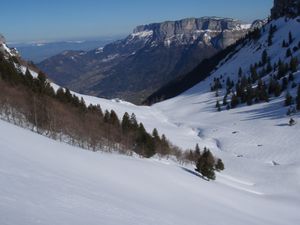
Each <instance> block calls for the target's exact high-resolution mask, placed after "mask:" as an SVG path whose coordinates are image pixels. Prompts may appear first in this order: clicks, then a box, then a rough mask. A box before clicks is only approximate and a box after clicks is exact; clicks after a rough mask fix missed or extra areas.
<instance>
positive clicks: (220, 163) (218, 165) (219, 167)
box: [216, 159, 225, 171]
mask: <svg viewBox="0 0 300 225" xmlns="http://www.w3.org/2000/svg"><path fill="white" fill-rule="evenodd" d="M224 169H225V167H224V163H223V161H222V160H221V159H218V160H217V163H216V170H217V171H221V170H224Z"/></svg>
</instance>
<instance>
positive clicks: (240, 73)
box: [238, 67, 243, 78]
mask: <svg viewBox="0 0 300 225" xmlns="http://www.w3.org/2000/svg"><path fill="white" fill-rule="evenodd" d="M238 75H239V77H240V78H241V77H242V76H243V70H242V68H241V67H240V68H239V72H238Z"/></svg>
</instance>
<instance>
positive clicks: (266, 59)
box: [261, 49, 268, 65]
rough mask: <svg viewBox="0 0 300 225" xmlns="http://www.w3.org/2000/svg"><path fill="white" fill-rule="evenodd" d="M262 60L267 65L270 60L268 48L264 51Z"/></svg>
mask: <svg viewBox="0 0 300 225" xmlns="http://www.w3.org/2000/svg"><path fill="white" fill-rule="evenodd" d="M261 62H262V64H263V65H266V64H267V62H268V52H267V50H266V49H265V50H264V51H263V53H262V56H261Z"/></svg>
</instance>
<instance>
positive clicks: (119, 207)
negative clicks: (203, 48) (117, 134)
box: [0, 19, 300, 225]
mask: <svg viewBox="0 0 300 225" xmlns="http://www.w3.org/2000/svg"><path fill="white" fill-rule="evenodd" d="M274 24H276V25H277V28H278V31H277V32H276V33H275V35H274V39H273V45H272V46H270V47H269V46H267V43H266V40H267V37H268V27H266V32H265V33H264V34H263V36H262V38H261V39H260V40H259V41H258V42H256V43H254V42H253V43H250V44H248V45H247V46H245V47H244V48H242V49H241V50H240V51H239V52H238V53H236V54H235V55H234V56H233V57H232V58H230V59H229V60H228V61H227V62H225V61H224V64H223V65H220V66H219V68H218V69H216V71H215V72H214V73H213V74H212V75H211V76H210V77H209V78H208V79H206V80H205V81H203V82H201V83H200V84H198V85H196V86H195V87H194V88H192V89H190V90H188V91H187V92H185V93H183V94H182V95H180V96H178V97H176V98H173V99H170V100H168V101H165V102H162V103H159V104H156V105H154V106H152V107H146V106H143V107H139V106H135V105H133V104H130V103H127V102H124V101H120V100H105V99H100V98H95V97H90V96H83V95H79V94H78V96H79V97H81V96H82V97H83V98H84V99H85V101H86V103H87V104H90V103H92V104H100V105H101V107H102V109H113V110H115V111H116V112H117V113H118V115H119V116H122V115H123V113H124V112H126V111H127V112H129V113H132V112H134V113H135V114H136V115H137V119H138V120H139V121H141V122H143V123H144V125H145V127H146V129H147V130H148V131H152V129H153V128H154V127H156V128H158V130H159V132H161V133H165V134H166V136H167V137H168V138H169V139H170V140H171V141H172V142H173V143H174V144H176V145H178V146H180V147H183V148H188V147H190V148H193V147H194V146H195V144H196V143H199V145H200V146H201V147H204V146H207V147H209V148H210V149H211V150H212V151H213V153H214V154H215V155H216V156H217V157H220V158H222V159H223V161H224V163H225V167H226V169H225V171H224V172H223V173H222V174H217V180H216V181H215V182H206V181H204V180H202V179H199V177H197V176H195V175H194V174H192V173H191V172H192V170H193V168H191V167H188V169H190V171H188V170H184V169H182V168H180V167H179V166H178V165H176V164H175V163H172V162H169V161H157V160H155V159H150V160H145V159H143V160H142V159H136V158H128V157H124V156H117V155H107V154H97V153H92V152H87V151H82V150H80V149H76V148H73V147H70V146H67V145H64V144H61V143H57V142H54V141H51V140H49V139H46V138H44V137H42V136H38V135H36V134H33V133H30V132H29V131H26V130H22V129H20V128H16V127H14V126H11V125H9V124H7V123H4V122H1V121H0V134H1V135H0V154H1V155H0V198H1V201H0V224H133V225H134V224H172V225H173V224H208V225H209V224H212V225H215V224H221V223H222V224H230V225H237V224H243V225H247V224H249V225H250V224H251V225H253V224H255V225H256V224H263V225H265V224H272V225H273V224H278V225H282V224H287V225H294V224H297V223H298V222H299V221H300V215H299V210H300V194H299V190H300V181H299V177H300V151H299V146H300V132H299V130H300V122H299V121H300V116H299V113H298V114H296V115H294V116H293V117H294V118H295V120H296V121H298V123H297V124H296V125H295V126H292V127H290V126H288V120H289V117H287V116H286V111H287V108H285V107H283V101H284V94H283V95H282V96H281V97H279V98H273V99H271V101H270V102H269V103H261V104H255V105H252V106H244V105H240V106H239V107H238V108H236V109H231V110H230V111H226V110H224V111H222V112H216V109H215V103H216V100H217V98H216V97H215V93H212V92H210V90H209V89H210V88H209V85H210V84H211V83H212V81H213V78H215V77H219V76H220V75H223V76H224V77H225V79H226V77H227V76H230V78H231V79H233V80H236V79H237V71H238V68H239V67H242V69H243V71H244V72H246V73H247V72H248V71H249V67H250V64H254V63H255V62H258V61H259V60H260V58H261V54H262V51H263V49H264V48H267V50H268V53H269V55H270V57H271V61H272V62H276V61H277V60H278V59H279V58H281V59H282V60H284V59H285V53H286V49H283V48H282V47H281V45H282V40H283V39H285V40H287V39H288V33H289V31H292V33H293V36H294V39H295V40H294V44H293V45H296V44H297V43H298V42H299V41H300V30H299V29H298V28H299V25H300V23H299V22H298V21H297V19H295V20H289V21H285V20H284V19H279V20H277V21H275V22H274ZM268 26H269V25H268ZM293 45H292V46H293ZM258 47H261V48H259V49H258ZM299 53H300V51H298V52H296V53H295V54H294V56H297V57H299ZM35 75H36V74H35ZM295 78H296V82H297V83H299V81H300V72H299V71H298V72H297V73H295ZM53 86H54V87H55V88H58V86H56V85H55V84H53ZM292 92H293V91H292ZM223 94H224V93H220V95H221V97H220V98H222V95H223ZM16 137H17V138H18V141H16ZM32 143H34V145H33V144H32ZM123 171H126V173H124V172H123Z"/></svg>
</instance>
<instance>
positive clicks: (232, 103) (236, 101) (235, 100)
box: [231, 94, 239, 109]
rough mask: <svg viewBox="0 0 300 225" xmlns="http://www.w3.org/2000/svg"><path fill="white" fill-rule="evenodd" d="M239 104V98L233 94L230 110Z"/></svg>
mask: <svg viewBox="0 0 300 225" xmlns="http://www.w3.org/2000/svg"><path fill="white" fill-rule="evenodd" d="M238 104H239V98H238V97H237V96H236V95H235V94H233V95H232V97H231V108H232V109H233V108H235V107H236V106H237V105H238Z"/></svg>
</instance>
